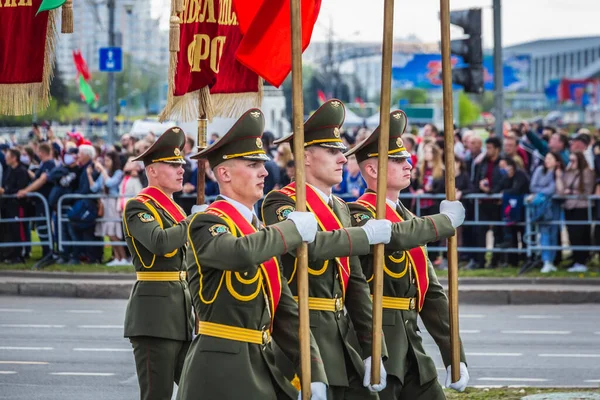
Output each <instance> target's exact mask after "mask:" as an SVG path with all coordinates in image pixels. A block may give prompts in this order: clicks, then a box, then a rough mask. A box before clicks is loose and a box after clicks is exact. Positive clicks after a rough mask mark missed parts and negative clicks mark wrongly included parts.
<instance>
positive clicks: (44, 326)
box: [0, 324, 65, 328]
mask: <svg viewBox="0 0 600 400" xmlns="http://www.w3.org/2000/svg"><path fill="white" fill-rule="evenodd" d="M0 326H1V327H3V328H64V327H65V326H64V325H41V324H2V325H0Z"/></svg>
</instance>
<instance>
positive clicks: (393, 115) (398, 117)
mask: <svg viewBox="0 0 600 400" xmlns="http://www.w3.org/2000/svg"><path fill="white" fill-rule="evenodd" d="M401 115H402V114H401V113H394V114H392V117H394V118H396V119H400V116H401Z"/></svg>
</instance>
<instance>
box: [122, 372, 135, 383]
mask: <svg viewBox="0 0 600 400" xmlns="http://www.w3.org/2000/svg"><path fill="white" fill-rule="evenodd" d="M134 382H137V375H135V374H134V375H131V376H130V377H129V378H127V379H125V380H124V381H121V382H119V383H120V384H121V385H128V384H130V383H134Z"/></svg>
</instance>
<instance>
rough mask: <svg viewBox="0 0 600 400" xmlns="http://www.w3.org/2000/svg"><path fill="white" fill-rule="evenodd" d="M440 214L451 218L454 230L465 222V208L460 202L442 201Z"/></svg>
mask: <svg viewBox="0 0 600 400" xmlns="http://www.w3.org/2000/svg"><path fill="white" fill-rule="evenodd" d="M440 214H444V215H445V216H447V217H448V218H450V223H451V224H452V227H453V228H455V229H456V228H458V227H459V226H461V225H462V223H463V222H465V207H464V206H463V205H462V203H461V202H460V201H448V200H442V202H441V203H440Z"/></svg>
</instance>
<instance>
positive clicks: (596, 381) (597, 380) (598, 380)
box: [584, 379, 600, 383]
mask: <svg viewBox="0 0 600 400" xmlns="http://www.w3.org/2000/svg"><path fill="white" fill-rule="evenodd" d="M584 382H586V383H600V379H588V380H587V381H584Z"/></svg>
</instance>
